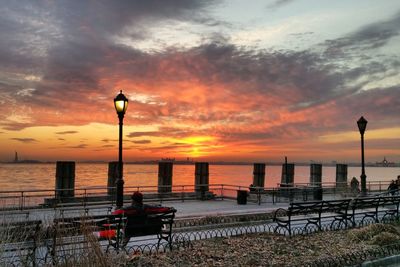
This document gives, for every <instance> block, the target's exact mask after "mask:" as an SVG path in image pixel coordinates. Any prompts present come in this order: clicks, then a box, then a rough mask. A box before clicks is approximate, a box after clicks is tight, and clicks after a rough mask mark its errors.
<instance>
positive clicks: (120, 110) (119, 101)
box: [114, 90, 128, 117]
mask: <svg viewBox="0 0 400 267" xmlns="http://www.w3.org/2000/svg"><path fill="white" fill-rule="evenodd" d="M114 106H115V110H116V111H117V114H118V116H122V117H123V116H124V115H125V112H126V109H127V108H128V99H127V98H126V97H125V96H124V94H123V93H122V90H121V91H120V93H119V94H118V95H117V96H116V97H115V98H114Z"/></svg>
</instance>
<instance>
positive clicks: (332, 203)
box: [321, 199, 351, 213]
mask: <svg viewBox="0 0 400 267" xmlns="http://www.w3.org/2000/svg"><path fill="white" fill-rule="evenodd" d="M350 201H351V199H340V200H326V201H323V204H322V209H321V212H333V213H347V209H348V208H349V204H350Z"/></svg>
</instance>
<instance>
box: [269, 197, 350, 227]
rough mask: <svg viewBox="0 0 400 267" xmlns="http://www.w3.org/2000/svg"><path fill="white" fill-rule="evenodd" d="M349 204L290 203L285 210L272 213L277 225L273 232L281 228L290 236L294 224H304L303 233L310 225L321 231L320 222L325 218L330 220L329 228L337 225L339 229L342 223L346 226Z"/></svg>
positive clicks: (342, 202)
mask: <svg viewBox="0 0 400 267" xmlns="http://www.w3.org/2000/svg"><path fill="white" fill-rule="evenodd" d="M349 203H350V199H343V200H329V201H310V202H291V203H290V205H289V207H288V208H287V209H282V208H280V209H277V210H276V211H275V212H274V217H273V221H274V222H275V223H277V226H276V227H275V229H274V232H277V231H278V230H279V229H280V228H283V229H286V230H287V231H288V233H289V235H292V230H293V229H292V226H293V223H294V222H297V223H299V222H300V223H302V224H304V226H303V231H305V230H306V229H307V227H308V226H310V225H314V226H315V227H317V229H318V230H322V224H321V222H322V219H323V218H326V217H329V218H332V222H331V224H330V228H332V227H333V225H334V224H335V223H338V224H339V227H340V225H341V224H342V223H344V224H345V225H346V226H347V220H348V219H349V216H348V213H347V210H348V207H349Z"/></svg>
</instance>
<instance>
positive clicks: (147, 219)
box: [125, 209, 176, 237]
mask: <svg viewBox="0 0 400 267" xmlns="http://www.w3.org/2000/svg"><path fill="white" fill-rule="evenodd" d="M175 212H176V210H175V209H169V210H167V211H163V212H154V213H145V212H142V213H139V214H135V215H128V216H127V217H126V224H125V236H127V237H132V236H143V235H151V234H158V233H160V231H161V229H162V228H163V227H164V226H165V227H169V228H171V227H172V223H173V219H174V218H175Z"/></svg>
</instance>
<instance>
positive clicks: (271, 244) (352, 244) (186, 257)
mask: <svg viewBox="0 0 400 267" xmlns="http://www.w3.org/2000/svg"><path fill="white" fill-rule="evenodd" d="M399 241H400V232H399V227H398V226H396V225H388V224H373V225H370V226H367V227H364V228H359V229H351V230H343V231H331V232H319V233H315V234H310V235H304V236H301V235H299V236H294V237H285V236H280V235H273V234H268V233H263V234H250V235H243V236H238V237H230V238H215V239H208V240H201V241H196V242H193V244H192V247H191V248H186V249H182V250H179V251H173V252H170V253H163V254H160V253H159V254H155V255H130V256H129V257H130V259H129V262H128V263H127V264H128V265H129V266H329V265H331V266H342V263H343V261H344V259H346V260H347V259H348V260H353V262H357V261H360V260H361V261H362V260H363V259H365V258H371V259H372V258H374V255H375V257H376V256H377V257H379V255H377V253H376V251H380V250H382V249H384V248H385V247H386V246H388V245H389V246H390V245H392V246H393V245H397V244H398V242H399ZM357 255H364V256H365V255H370V256H367V257H364V258H363V259H362V258H361V257H359V258H357Z"/></svg>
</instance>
